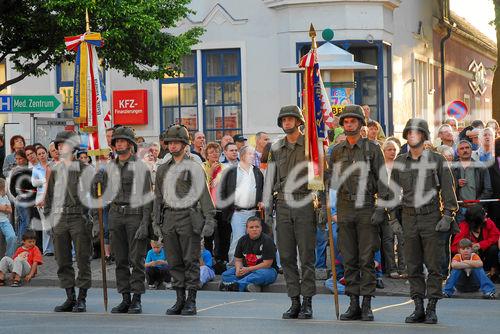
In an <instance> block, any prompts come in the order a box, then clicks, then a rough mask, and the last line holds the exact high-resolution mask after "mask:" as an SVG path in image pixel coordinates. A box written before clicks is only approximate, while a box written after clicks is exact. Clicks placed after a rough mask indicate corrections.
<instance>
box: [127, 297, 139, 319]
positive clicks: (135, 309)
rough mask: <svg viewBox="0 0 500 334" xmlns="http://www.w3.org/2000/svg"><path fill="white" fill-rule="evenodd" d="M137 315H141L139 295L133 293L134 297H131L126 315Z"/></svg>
mask: <svg viewBox="0 0 500 334" xmlns="http://www.w3.org/2000/svg"><path fill="white" fill-rule="evenodd" d="M139 313H142V305H141V295H140V294H138V293H134V296H133V297H132V303H130V307H129V308H128V314H139Z"/></svg>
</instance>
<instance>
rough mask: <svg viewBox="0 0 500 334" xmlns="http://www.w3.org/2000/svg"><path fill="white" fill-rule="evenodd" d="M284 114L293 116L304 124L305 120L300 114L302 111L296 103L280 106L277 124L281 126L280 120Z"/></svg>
mask: <svg viewBox="0 0 500 334" xmlns="http://www.w3.org/2000/svg"><path fill="white" fill-rule="evenodd" d="M285 116H293V117H295V118H297V119H298V120H299V121H301V122H302V124H304V123H305V122H306V121H305V120H304V116H303V115H302V111H301V110H300V108H299V107H297V106H296V105H290V106H284V107H281V109H280V113H279V115H278V126H279V127H280V128H281V120H282V119H283V117H285Z"/></svg>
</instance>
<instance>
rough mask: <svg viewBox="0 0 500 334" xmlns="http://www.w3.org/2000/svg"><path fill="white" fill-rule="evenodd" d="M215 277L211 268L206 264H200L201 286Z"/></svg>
mask: <svg viewBox="0 0 500 334" xmlns="http://www.w3.org/2000/svg"><path fill="white" fill-rule="evenodd" d="M214 278H215V273H214V271H213V269H212V268H210V267H208V266H200V282H201V286H204V285H205V284H207V283H208V282H209V281H211V280H213V279H214Z"/></svg>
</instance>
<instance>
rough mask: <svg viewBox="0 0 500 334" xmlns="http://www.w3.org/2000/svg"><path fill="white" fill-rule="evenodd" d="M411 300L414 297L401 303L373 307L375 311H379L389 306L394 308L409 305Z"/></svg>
mask: <svg viewBox="0 0 500 334" xmlns="http://www.w3.org/2000/svg"><path fill="white" fill-rule="evenodd" d="M411 302H413V300H412V299H410V300H408V301H406V302H404V303H400V304H393V305H387V306H383V307H379V308H375V309H373V312H377V311H382V310H385V309H388V308H393V307H398V306H403V305H408V304H410V303H411Z"/></svg>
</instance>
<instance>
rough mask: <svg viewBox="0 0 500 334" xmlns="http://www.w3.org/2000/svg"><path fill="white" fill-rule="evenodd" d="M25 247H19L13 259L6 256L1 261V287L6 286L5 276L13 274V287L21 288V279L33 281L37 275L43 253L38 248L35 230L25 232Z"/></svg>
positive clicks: (23, 238)
mask: <svg viewBox="0 0 500 334" xmlns="http://www.w3.org/2000/svg"><path fill="white" fill-rule="evenodd" d="M22 240H23V245H22V246H21V247H19V248H18V249H17V250H16V252H15V253H14V256H13V257H12V258H10V257H8V256H4V257H3V259H2V260H0V286H2V285H5V275H6V274H8V273H12V276H11V281H12V282H11V285H10V286H12V287H18V286H21V279H24V281H25V282H29V281H31V279H32V278H33V277H35V275H36V271H37V268H38V266H39V265H41V264H42V263H43V260H42V253H41V252H40V249H38V247H37V246H36V233H35V231H33V230H27V231H26V232H24V234H23V237H22Z"/></svg>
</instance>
